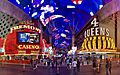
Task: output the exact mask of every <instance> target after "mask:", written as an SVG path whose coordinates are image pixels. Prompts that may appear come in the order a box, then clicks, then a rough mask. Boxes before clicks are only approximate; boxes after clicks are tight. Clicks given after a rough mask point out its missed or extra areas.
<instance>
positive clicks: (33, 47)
mask: <svg viewBox="0 0 120 75" xmlns="http://www.w3.org/2000/svg"><path fill="white" fill-rule="evenodd" d="M18 49H21V50H22V49H32V50H35V49H40V46H39V45H18Z"/></svg>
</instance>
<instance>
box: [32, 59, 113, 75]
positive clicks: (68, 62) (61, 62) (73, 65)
mask: <svg viewBox="0 0 120 75" xmlns="http://www.w3.org/2000/svg"><path fill="white" fill-rule="evenodd" d="M84 62H85V61H84V60H83V58H82V57H79V58H78V57H74V58H73V57H60V58H57V59H56V58H44V59H43V58H40V59H35V60H33V59H31V60H30V64H31V66H32V67H33V70H35V69H37V67H38V66H47V67H56V65H57V66H59V67H60V66H66V67H67V69H68V70H69V69H72V70H73V71H75V72H76V71H80V67H81V65H83V64H84ZM86 62H87V64H90V62H91V63H92V66H93V71H94V72H97V73H100V70H101V64H102V58H101V57H99V58H98V57H93V58H91V59H90V61H89V62H88V60H87V61H86ZM104 64H105V68H106V75H110V74H111V72H112V71H111V69H112V58H106V60H105V62H104Z"/></svg>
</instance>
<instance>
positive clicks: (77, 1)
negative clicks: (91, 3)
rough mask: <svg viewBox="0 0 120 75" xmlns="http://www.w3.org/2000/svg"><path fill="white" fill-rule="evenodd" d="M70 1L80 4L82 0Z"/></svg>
mask: <svg viewBox="0 0 120 75" xmlns="http://www.w3.org/2000/svg"><path fill="white" fill-rule="evenodd" d="M72 2H73V3H74V4H81V3H82V0H72Z"/></svg>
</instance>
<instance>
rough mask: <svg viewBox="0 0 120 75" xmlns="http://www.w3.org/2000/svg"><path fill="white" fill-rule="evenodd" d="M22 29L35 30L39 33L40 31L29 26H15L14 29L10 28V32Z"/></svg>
mask: <svg viewBox="0 0 120 75" xmlns="http://www.w3.org/2000/svg"><path fill="white" fill-rule="evenodd" d="M22 28H24V29H30V30H35V31H37V32H39V33H41V30H40V29H39V28H36V27H34V26H30V25H19V26H15V27H12V28H11V31H12V30H17V29H22Z"/></svg>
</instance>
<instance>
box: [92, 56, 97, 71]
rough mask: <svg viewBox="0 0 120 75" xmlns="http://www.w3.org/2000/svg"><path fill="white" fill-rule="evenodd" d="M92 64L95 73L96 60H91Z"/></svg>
mask: <svg viewBox="0 0 120 75" xmlns="http://www.w3.org/2000/svg"><path fill="white" fill-rule="evenodd" d="M92 63H93V69H94V71H95V70H96V58H95V57H94V58H93V62H92Z"/></svg>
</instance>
